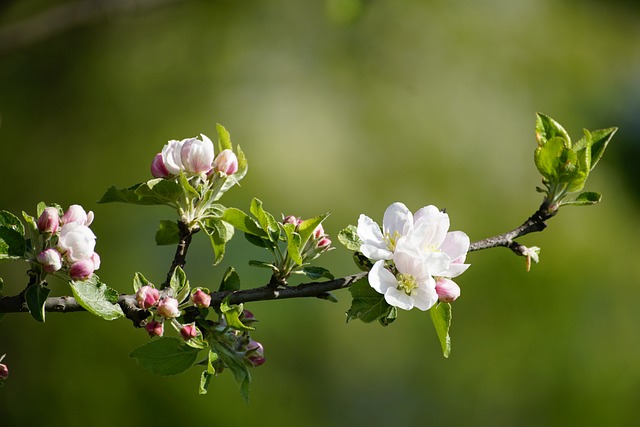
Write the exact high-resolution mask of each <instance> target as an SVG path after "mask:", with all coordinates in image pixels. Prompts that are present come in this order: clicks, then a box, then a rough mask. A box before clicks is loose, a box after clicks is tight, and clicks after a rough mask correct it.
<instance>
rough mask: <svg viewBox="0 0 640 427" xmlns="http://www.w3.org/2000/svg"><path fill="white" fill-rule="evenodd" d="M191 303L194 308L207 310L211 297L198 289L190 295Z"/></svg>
mask: <svg viewBox="0 0 640 427" xmlns="http://www.w3.org/2000/svg"><path fill="white" fill-rule="evenodd" d="M191 301H192V302H193V304H195V306H196V307H200V308H207V307H209V305H210V304H211V295H209V294H208V293H206V292H205V291H203V290H202V289H198V290H196V291H195V292H194V293H193V295H191Z"/></svg>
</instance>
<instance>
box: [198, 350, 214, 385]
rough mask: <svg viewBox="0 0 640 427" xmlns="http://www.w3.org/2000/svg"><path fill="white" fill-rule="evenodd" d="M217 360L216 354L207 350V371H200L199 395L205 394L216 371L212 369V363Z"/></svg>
mask: <svg viewBox="0 0 640 427" xmlns="http://www.w3.org/2000/svg"><path fill="white" fill-rule="evenodd" d="M216 360H218V354H217V353H215V352H214V351H213V350H209V356H208V357H207V369H205V370H204V371H202V374H201V375H200V389H199V394H207V390H208V388H209V381H211V378H212V377H213V376H214V375H215V373H216V370H215V368H214V367H213V363H214V362H215V361H216Z"/></svg>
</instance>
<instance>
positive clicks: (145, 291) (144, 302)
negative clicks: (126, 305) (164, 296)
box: [136, 286, 160, 310]
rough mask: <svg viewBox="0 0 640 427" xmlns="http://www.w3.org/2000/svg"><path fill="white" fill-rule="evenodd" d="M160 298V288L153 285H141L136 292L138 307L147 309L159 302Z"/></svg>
mask: <svg viewBox="0 0 640 427" xmlns="http://www.w3.org/2000/svg"><path fill="white" fill-rule="evenodd" d="M159 299H160V293H159V292H158V290H157V289H156V288H154V287H151V286H141V287H140V288H139V289H138V292H136V301H137V302H138V307H140V308H142V309H143V310H146V309H148V308H150V307H153V306H154V305H156V304H157V303H158V300H159Z"/></svg>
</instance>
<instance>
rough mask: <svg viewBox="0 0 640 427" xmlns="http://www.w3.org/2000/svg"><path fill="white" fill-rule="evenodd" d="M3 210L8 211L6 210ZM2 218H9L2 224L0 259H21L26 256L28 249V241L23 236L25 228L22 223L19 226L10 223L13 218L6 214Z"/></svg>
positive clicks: (0, 229) (0, 230)
mask: <svg viewBox="0 0 640 427" xmlns="http://www.w3.org/2000/svg"><path fill="white" fill-rule="evenodd" d="M3 212H4V213H8V212H6V211H3ZM13 218H15V217H13ZM2 219H4V220H8V223H6V224H1V225H0V261H2V260H15V259H19V258H21V257H23V256H24V253H25V251H26V249H27V242H26V241H25V240H24V237H23V234H24V228H22V223H20V226H19V227H18V226H17V225H15V224H11V223H10V221H11V220H12V219H11V218H10V217H9V218H7V217H6V216H5V217H4V218H2ZM16 219H17V218H16Z"/></svg>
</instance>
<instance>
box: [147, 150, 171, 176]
mask: <svg viewBox="0 0 640 427" xmlns="http://www.w3.org/2000/svg"><path fill="white" fill-rule="evenodd" d="M151 175H153V177H154V178H166V177H168V176H169V175H171V174H170V173H169V170H168V169H167V167H166V166H165V164H164V160H162V153H158V154H156V156H155V157H154V158H153V161H152V162H151Z"/></svg>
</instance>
